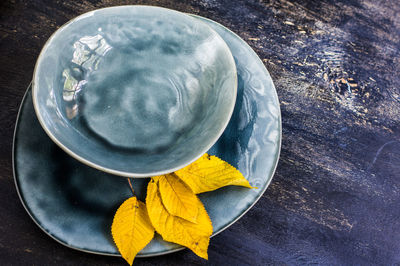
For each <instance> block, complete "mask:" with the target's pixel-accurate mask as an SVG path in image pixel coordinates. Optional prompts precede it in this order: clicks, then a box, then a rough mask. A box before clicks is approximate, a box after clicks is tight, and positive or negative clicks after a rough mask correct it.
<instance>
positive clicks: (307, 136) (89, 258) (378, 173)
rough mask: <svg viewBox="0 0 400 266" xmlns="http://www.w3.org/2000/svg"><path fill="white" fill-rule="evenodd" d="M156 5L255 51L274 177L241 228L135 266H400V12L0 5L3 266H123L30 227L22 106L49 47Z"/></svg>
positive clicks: (211, 0) (336, 7)
mask: <svg viewBox="0 0 400 266" xmlns="http://www.w3.org/2000/svg"><path fill="white" fill-rule="evenodd" d="M128 3H129V4H149V5H158V6H163V7H168V8H172V9H176V10H180V11H184V12H190V13H194V14H198V15H201V16H204V17H208V18H211V19H213V20H215V21H217V22H220V23H222V24H223V25H225V26H227V27H228V28H230V29H232V30H233V31H234V32H236V33H237V34H239V35H240V36H241V37H242V38H243V39H244V40H246V41H247V42H248V43H249V44H250V46H252V47H253V49H254V50H255V51H256V52H257V54H258V55H259V56H260V58H261V59H262V60H263V61H264V63H265V65H266V67H267V68H268V70H269V71H270V73H271V76H272V78H273V80H274V82H275V85H276V88H277V91H278V95H279V98H280V101H281V108H282V121H283V143H282V153H281V159H280V162H279V165H278V169H277V172H276V174H275V177H274V179H273V181H272V183H271V185H270V187H269V188H268V190H267V192H266V193H265V194H264V196H263V197H262V199H261V200H260V201H259V202H258V203H257V204H256V205H255V207H254V208H253V209H252V210H250V211H249V212H248V213H247V214H246V215H245V216H244V217H243V218H242V219H241V220H239V221H238V222H237V223H235V224H234V225H233V226H232V227H230V228H229V229H228V230H226V231H224V232H223V233H221V234H219V235H218V236H216V237H215V238H213V239H212V240H211V244H210V249H209V261H208V262H206V261H204V260H202V259H200V258H197V257H196V256H195V255H193V254H192V253H190V252H188V251H182V252H178V253H175V254H170V255H166V256H161V257H155V258H148V259H138V260H137V261H135V263H137V264H138V265H158V264H163V265H177V264H186V265H202V264H211V265H265V264H278V265H281V264H283V265H286V264H311V263H316V264H331V265H332V264H347V265H376V264H380V265H393V264H396V263H400V233H399V232H400V78H399V73H400V16H399V15H398V14H399V13H400V4H399V3H398V2H397V1H382V0H378V1H374V0H349V1H345V0H339V1H331V0H322V1H316V0H308V1H301V0H291V1H285V0H282V1H264V0H260V1H256V0H249V1H244V0H243V1H229V0H221V1H217V0H202V1H172V0H160V1H156V0H153V1H112V0H104V1H96V0H84V1H51V0H42V1H28V0H22V1H16V0H4V1H1V3H0V62H1V64H0V73H1V74H0V122H1V126H0V202H1V204H0V261H2V262H4V263H2V264H13V265H16V264H29V265H31V264H33V265H51V264H60V265H81V264H96V265H118V264H121V265H124V261H123V260H122V259H121V258H112V257H104V256H97V255H90V254H85V253H82V252H78V251H74V250H71V249H68V248H66V247H63V246H61V245H60V244H58V243H56V242H54V241H53V240H52V239H50V238H49V237H48V236H47V235H45V234H44V233H43V232H41V230H40V229H39V228H38V227H37V226H36V225H35V224H34V223H33V222H32V221H31V220H30V218H29V216H28V215H27V214H26V213H25V210H24V209H23V207H22V205H21V203H20V202H19V199H18V196H17V193H16V190H15V188H14V183H13V176H12V165H11V150H12V135H13V128H14V125H15V119H16V116H17V112H18V106H19V104H20V101H21V99H22V96H23V94H24V91H25V89H26V88H27V86H28V84H29V82H30V80H31V77H32V72H33V68H34V65H35V61H36V58H37V56H38V54H39V52H40V49H41V47H42V46H43V44H44V43H45V41H46V40H47V38H48V37H49V36H50V35H51V34H52V32H54V31H55V30H56V29H57V28H58V27H60V26H61V25H62V24H64V23H65V22H67V21H68V20H69V19H71V18H73V17H75V16H77V15H79V14H82V13H84V12H87V11H90V10H93V9H96V8H100V7H106V6H113V5H121V4H128Z"/></svg>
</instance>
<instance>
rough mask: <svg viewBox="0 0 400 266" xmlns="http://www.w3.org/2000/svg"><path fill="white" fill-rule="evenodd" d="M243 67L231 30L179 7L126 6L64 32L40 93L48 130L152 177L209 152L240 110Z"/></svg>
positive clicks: (99, 164)
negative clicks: (224, 35)
mask: <svg viewBox="0 0 400 266" xmlns="http://www.w3.org/2000/svg"><path fill="white" fill-rule="evenodd" d="M236 87H237V79H236V67H235V63H234V60H233V58H232V54H231V53H230V50H229V49H228V47H227V45H226V44H225V42H224V41H223V40H222V39H221V37H220V36H219V35H218V34H217V33H216V32H215V31H213V30H212V29H211V28H210V27H208V26H206V25H205V24H203V23H199V22H198V21H197V20H195V19H193V18H192V17H190V16H188V15H186V14H183V13H180V12H177V11H173V10H169V9H164V8H158V7H148V6H121V7H113V8H106V9H100V10H96V11H92V12H89V13H86V14H83V15H81V16H79V17H77V18H76V19H74V20H72V21H71V22H69V23H67V24H66V25H65V26H63V27H62V28H60V29H59V30H58V31H56V33H55V34H53V36H52V37H51V38H50V39H49V41H48V42H47V43H46V45H45V46H44V48H43V50H42V52H41V54H40V56H39V59H38V62H37V64H36V68H35V73H34V82H33V101H34V106H35V110H36V113H37V115H38V118H39V121H40V123H41V124H42V126H43V128H44V129H45V131H46V132H47V133H48V135H49V136H50V137H51V138H52V139H53V140H54V141H55V142H56V143H57V144H58V145H60V146H61V147H62V148H63V149H64V150H65V151H67V152H68V153H70V154H71V155H72V156H74V157H75V158H77V159H78V160H80V161H82V162H83V163H86V164H89V165H90V166H93V167H95V168H98V169H100V170H103V171H106V172H110V173H113V174H117V175H123V176H130V177H133V176H134V177H146V176H152V175H157V174H160V173H167V172H171V171H173V170H176V169H179V168H182V167H183V166H185V165H187V164H188V163H190V162H192V161H193V160H194V159H196V158H197V157H199V156H200V155H202V154H203V153H204V152H206V151H207V150H208V149H209V148H210V147H211V146H212V145H213V144H214V143H215V142H216V140H217V139H218V137H219V136H220V135H221V134H222V132H223V130H224V129H225V127H226V125H227V123H228V122H229V119H230V117H231V114H232V111H233V108H234V104H235V99H236Z"/></svg>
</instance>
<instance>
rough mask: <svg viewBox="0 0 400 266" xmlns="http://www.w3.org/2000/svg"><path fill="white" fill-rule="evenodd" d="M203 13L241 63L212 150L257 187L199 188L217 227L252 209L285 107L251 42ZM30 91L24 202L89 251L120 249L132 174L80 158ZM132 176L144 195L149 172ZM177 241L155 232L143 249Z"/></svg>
mask: <svg viewBox="0 0 400 266" xmlns="http://www.w3.org/2000/svg"><path fill="white" fill-rule="evenodd" d="M198 19H201V20H202V21H203V22H205V23H207V24H208V25H210V26H212V27H213V28H214V29H215V30H216V31H217V32H218V33H219V34H220V35H221V37H222V38H224V40H225V41H226V42H227V44H228V45H229V47H230V49H231V51H232V54H233V55H234V58H235V61H236V64H237V66H238V80H239V83H238V84H239V86H238V100H237V105H236V107H235V110H234V113H233V115H232V119H231V121H230V123H229V125H228V127H227V129H226V130H225V132H224V134H223V135H222V137H221V138H220V139H219V140H218V142H217V143H216V144H215V145H214V146H213V147H212V148H211V150H210V151H209V152H210V153H211V154H215V155H217V156H219V157H221V158H222V159H224V160H226V161H228V162H229V163H231V164H232V165H233V166H235V167H237V168H238V169H239V170H240V171H241V172H242V173H243V174H244V175H245V177H246V178H247V179H248V180H249V182H250V183H251V185H253V186H257V187H258V189H254V190H250V189H246V188H241V187H226V188H222V189H219V190H217V191H214V192H209V193H204V194H202V195H200V198H201V200H202V202H203V203H204V205H205V207H206V209H207V211H208V213H209V215H210V217H211V220H212V222H213V226H214V235H215V234H216V233H219V232H220V231H222V230H223V229H225V228H227V227H228V226H230V225H231V224H232V223H234V222H235V221H236V220H237V219H239V218H240V217H241V216H242V215H243V214H244V213H245V212H246V211H248V210H249V209H250V208H251V206H252V205H253V204H255V202H256V201H257V200H258V199H259V198H260V197H261V196H262V194H263V193H264V191H265V190H266V188H267V186H268V185H269V183H270V181H271V179H272V175H273V173H274V170H275V167H276V164H277V160H278V157H279V150H280V141H281V124H280V110H279V104H278V98H277V95H276V91H275V88H274V85H273V83H272V80H271V78H270V76H269V74H268V72H267V70H266V69H265V67H264V65H263V64H262V62H261V61H260V60H259V58H258V57H257V55H256V54H255V53H254V52H253V50H252V49H251V48H250V47H249V46H248V45H247V44H246V43H245V42H244V41H243V40H241V39H240V38H239V37H238V36H237V35H235V34H234V33H232V32H231V31H229V30H227V29H226V28H224V27H223V26H221V25H219V24H217V23H215V22H212V21H210V20H206V19H202V18H199V17H198ZM30 93H31V92H30V90H28V92H27V95H26V97H25V99H24V102H23V104H22V107H21V111H20V115H19V119H18V123H17V128H16V134H15V142H14V157H15V158H14V169H15V180H16V184H17V188H18V190H19V193H20V196H21V200H22V202H23V204H24V205H25V207H26V209H27V211H28V213H30V215H31V216H32V218H33V219H34V221H36V223H37V224H38V225H39V226H40V227H41V228H42V229H43V230H44V231H45V232H47V233H48V234H49V235H50V236H52V237H53V238H55V239H56V240H57V241H59V242H61V243H63V244H65V245H67V246H69V247H71V248H75V249H80V250H83V251H87V252H95V253H101V254H107V255H116V254H118V253H117V251H116V249H115V246H114V245H113V243H112V240H111V235H110V226H111V222H112V217H113V214H114V212H115V210H116V209H117V207H118V206H119V205H120V204H121V203H122V202H123V201H124V200H125V199H126V198H128V197H129V196H131V192H130V189H129V186H128V183H127V181H126V180H124V179H121V178H114V176H112V175H110V174H106V173H103V172H100V171H98V170H95V169H93V168H90V167H88V166H86V165H84V164H81V163H79V162H78V161H76V160H75V159H73V158H71V157H70V156H68V155H67V154H66V153H64V152H63V151H62V150H61V149H59V148H58V147H57V145H55V144H54V143H53V142H52V141H51V140H50V139H49V138H48V137H47V135H46V134H45V133H44V131H43V130H42V128H41V127H40V125H39V123H38V121H37V119H36V118H35V116H34V112H33V105H32V102H31V97H30V96H31V95H30ZM28 132H29V134H28ZM133 183H134V186H135V191H136V193H137V195H138V197H139V198H141V199H144V196H145V195H144V191H145V187H146V183H147V179H135V180H134V181H133ZM179 249H180V247H179V246H177V245H174V244H170V243H166V242H164V241H162V240H161V238H160V237H156V238H155V239H154V240H153V241H152V242H151V243H150V244H149V245H148V246H147V247H146V248H145V249H144V250H143V251H142V252H141V253H140V256H153V255H160V254H164V253H168V252H173V251H176V250H179Z"/></svg>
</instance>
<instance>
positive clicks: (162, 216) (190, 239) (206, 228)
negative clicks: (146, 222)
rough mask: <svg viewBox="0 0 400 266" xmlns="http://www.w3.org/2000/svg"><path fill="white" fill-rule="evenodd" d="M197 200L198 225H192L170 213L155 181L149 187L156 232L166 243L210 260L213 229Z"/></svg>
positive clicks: (148, 191) (149, 198)
mask: <svg viewBox="0 0 400 266" xmlns="http://www.w3.org/2000/svg"><path fill="white" fill-rule="evenodd" d="M197 200H198V202H197V206H196V208H197V209H198V216H197V223H192V222H189V221H187V220H185V219H182V218H180V217H177V216H174V215H171V214H169V213H168V211H167V210H166V209H165V207H164V205H163V203H162V199H161V196H160V191H159V189H158V186H157V184H156V183H155V182H154V180H151V181H150V182H149V184H148V186H147V197H146V205H147V211H148V213H149V217H150V220H151V223H152V224H153V226H154V228H155V229H156V231H157V232H158V233H159V234H160V235H161V236H162V237H163V239H164V240H165V241H169V242H174V243H177V244H180V245H182V246H185V247H188V248H190V249H191V250H192V251H193V252H194V253H195V254H196V255H197V256H199V257H202V258H204V259H208V254H207V249H208V243H209V241H210V236H211V234H212V231H213V229H212V224H211V220H210V217H208V214H207V212H206V210H205V209H204V206H203V204H202V203H201V201H200V200H199V199H197Z"/></svg>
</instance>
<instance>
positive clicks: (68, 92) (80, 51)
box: [62, 34, 112, 119]
mask: <svg viewBox="0 0 400 266" xmlns="http://www.w3.org/2000/svg"><path fill="white" fill-rule="evenodd" d="M111 48H112V47H111V46H110V45H109V44H108V43H107V42H106V40H105V39H104V38H103V37H102V36H101V35H99V34H97V35H95V36H84V37H82V38H80V39H79V40H78V41H76V42H75V43H74V53H73V57H72V60H71V62H72V63H74V65H72V66H70V67H69V68H66V69H65V70H64V71H63V73H62V76H63V77H64V79H65V81H64V88H63V100H64V101H65V102H67V104H66V105H65V111H66V115H67V117H68V119H72V118H74V117H76V115H77V114H78V111H79V106H78V103H77V93H79V92H80V91H81V90H82V88H83V87H84V85H85V84H86V83H87V81H86V80H85V79H84V78H85V76H87V74H88V73H89V72H91V71H94V70H97V68H98V65H99V62H100V59H101V57H103V56H105V55H106V54H107V52H108V51H109V50H111Z"/></svg>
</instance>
